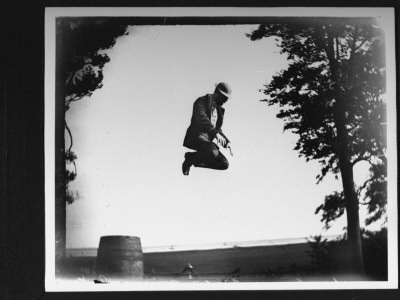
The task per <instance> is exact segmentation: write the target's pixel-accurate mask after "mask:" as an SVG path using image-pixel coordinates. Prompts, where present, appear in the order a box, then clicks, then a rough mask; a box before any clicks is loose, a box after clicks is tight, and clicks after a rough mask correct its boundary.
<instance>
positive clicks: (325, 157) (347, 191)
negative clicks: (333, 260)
mask: <svg viewBox="0 0 400 300" xmlns="http://www.w3.org/2000/svg"><path fill="white" fill-rule="evenodd" d="M347 22H348V23H343V22H342V21H341V20H340V19H339V20H336V21H335V20H332V19H326V20H321V19H319V21H318V22H312V21H311V22H310V21H308V22H304V23H296V24H290V23H288V24H273V25H271V24H269V25H260V26H259V28H258V29H257V30H255V31H253V32H252V33H250V34H248V35H247V36H248V37H249V38H251V40H259V39H261V38H264V37H275V39H276V42H277V45H278V46H279V47H280V49H281V53H282V54H286V55H287V57H288V60H289V67H288V69H287V70H284V71H282V72H280V73H279V74H277V75H275V76H274V77H273V78H272V80H271V81H270V82H269V83H268V84H266V85H265V88H264V89H263V90H262V91H263V92H264V93H265V94H266V95H267V98H266V99H264V100H262V101H265V102H267V103H268V105H278V106H279V107H280V112H279V113H278V115H277V117H278V118H281V119H283V120H284V121H285V124H284V129H285V130H290V131H292V132H294V133H296V134H298V135H299V140H298V141H297V143H296V147H295V150H297V151H299V153H300V156H302V157H305V158H306V160H307V161H308V160H317V161H318V162H319V163H320V164H321V173H320V174H319V175H318V176H317V183H319V182H320V181H321V180H323V178H324V177H325V176H326V175H327V174H328V172H332V173H334V174H335V176H336V178H338V175H339V174H340V175H341V179H342V185H343V191H341V192H335V193H333V194H332V195H329V196H327V197H326V198H325V202H324V204H323V205H321V206H320V207H318V208H317V211H316V213H318V212H319V211H322V212H323V219H322V220H323V221H325V222H326V225H327V224H329V222H330V221H333V220H335V219H336V218H338V217H340V216H341V215H342V214H343V213H344V211H346V214H347V236H348V246H349V247H348V249H349V253H348V254H349V263H350V266H349V267H350V270H351V271H352V272H357V273H363V260H362V250H361V236H360V221H359V199H361V198H363V200H364V202H363V203H365V204H366V205H368V209H369V212H370V213H371V215H370V217H369V219H368V220H367V223H369V222H373V221H375V220H377V219H378V218H380V217H381V216H382V215H383V214H384V211H385V204H386V157H385V151H386V127H385V124H386V102H385V100H384V99H383V97H382V95H383V94H384V93H385V65H384V56H383V49H384V48H383V47H384V43H383V32H382V30H380V29H379V28H378V27H377V26H376V25H375V24H374V22H373V20H371V22H357V19H354V20H353V22H352V23H350V21H348V20H347ZM360 161H368V162H369V163H370V165H371V176H370V178H369V179H368V180H367V181H366V182H365V183H364V184H363V185H362V186H361V187H359V188H358V189H357V188H356V187H355V184H354V177H353V167H354V165H355V164H357V163H358V162H360Z"/></svg>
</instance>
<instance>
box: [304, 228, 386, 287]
mask: <svg viewBox="0 0 400 300" xmlns="http://www.w3.org/2000/svg"><path fill="white" fill-rule="evenodd" d="M361 237H362V249H363V253H364V257H363V258H364V265H365V272H366V274H367V275H370V276H373V277H374V278H376V279H377V280H387V272H388V247H387V245H388V244H387V228H386V227H382V228H381V229H380V230H379V231H368V230H365V229H362V230H361ZM307 242H308V245H309V246H310V250H309V251H307V253H308V254H309V256H310V257H311V259H312V263H313V265H314V268H315V271H317V272H319V273H341V272H346V264H345V262H344V261H343V260H345V259H346V257H345V256H344V255H343V253H344V252H346V243H347V235H346V234H344V235H343V236H340V237H338V238H337V239H336V240H332V241H328V240H327V239H325V238H322V236H321V235H316V236H312V237H311V238H310V239H307Z"/></svg>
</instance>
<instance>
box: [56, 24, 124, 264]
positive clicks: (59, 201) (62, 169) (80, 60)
mask: <svg viewBox="0 0 400 300" xmlns="http://www.w3.org/2000/svg"><path fill="white" fill-rule="evenodd" d="M125 34H127V25H125V24H122V23H121V22H120V21H119V20H118V19H116V18H97V17H96V18H87V17H86V18H67V17H65V18H64V17H60V18H57V20H56V132H55V136H56V138H55V144H56V145H55V147H56V148H55V149H56V157H55V159H56V197H55V214H56V220H55V221H56V224H55V226H56V262H58V263H59V262H61V261H62V258H63V257H64V256H65V239H66V235H65V233H66V229H65V217H66V215H65V210H66V204H67V203H69V204H71V203H72V202H73V201H74V200H75V199H76V197H77V193H75V192H73V191H70V190H69V189H68V184H69V182H71V181H72V180H74V179H75V178H76V176H77V168H76V159H77V155H76V154H75V153H74V152H73V151H72V146H73V135H72V132H71V130H70V128H69V127H68V124H67V123H66V121H65V113H66V112H67V111H68V109H69V108H70V105H71V104H72V103H73V102H76V101H79V100H81V99H83V98H85V97H86V98H87V97H90V96H91V95H92V93H93V92H94V91H95V90H97V89H99V88H101V87H102V81H103V67H104V65H105V64H106V63H108V62H109V61H110V58H109V57H108V56H107V54H105V53H101V50H106V49H110V48H112V47H113V46H114V45H115V43H116V40H117V38H118V37H120V36H122V35H125ZM65 134H67V135H68V137H69V147H68V148H66V146H65V137H64V136H65ZM66 165H71V166H73V168H72V170H70V169H68V168H66ZM56 266H57V265H56ZM57 267H59V266H57Z"/></svg>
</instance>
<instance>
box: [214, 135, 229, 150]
mask: <svg viewBox="0 0 400 300" xmlns="http://www.w3.org/2000/svg"><path fill="white" fill-rule="evenodd" d="M215 138H216V139H217V142H218V144H220V145H221V146H222V147H225V145H226V139H225V138H224V137H223V136H222V135H220V134H219V133H217V135H216V136H215Z"/></svg>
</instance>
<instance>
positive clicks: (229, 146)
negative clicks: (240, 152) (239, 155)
mask: <svg viewBox="0 0 400 300" xmlns="http://www.w3.org/2000/svg"><path fill="white" fill-rule="evenodd" d="M226 148H228V149H229V152H230V153H231V156H233V152H232V146H231V143H228V145H226Z"/></svg>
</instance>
